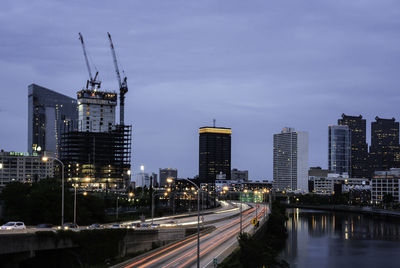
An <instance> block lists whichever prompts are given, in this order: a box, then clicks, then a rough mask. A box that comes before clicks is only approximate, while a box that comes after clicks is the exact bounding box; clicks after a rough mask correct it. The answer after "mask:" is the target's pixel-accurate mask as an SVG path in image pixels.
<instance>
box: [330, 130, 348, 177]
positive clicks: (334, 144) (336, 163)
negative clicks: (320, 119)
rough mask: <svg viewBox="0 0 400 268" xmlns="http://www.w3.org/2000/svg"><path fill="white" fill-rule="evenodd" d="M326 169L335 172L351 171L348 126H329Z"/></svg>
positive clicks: (346, 172)
mask: <svg viewBox="0 0 400 268" xmlns="http://www.w3.org/2000/svg"><path fill="white" fill-rule="evenodd" d="M328 160H329V161H328V169H329V170H330V171H331V172H333V173H337V174H347V175H349V174H350V172H351V131H350V129H349V127H348V126H329V153H328Z"/></svg>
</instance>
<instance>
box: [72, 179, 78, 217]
mask: <svg viewBox="0 0 400 268" xmlns="http://www.w3.org/2000/svg"><path fill="white" fill-rule="evenodd" d="M73 186H74V223H75V224H76V187H77V186H78V185H77V184H76V183H75V184H74V185H73Z"/></svg>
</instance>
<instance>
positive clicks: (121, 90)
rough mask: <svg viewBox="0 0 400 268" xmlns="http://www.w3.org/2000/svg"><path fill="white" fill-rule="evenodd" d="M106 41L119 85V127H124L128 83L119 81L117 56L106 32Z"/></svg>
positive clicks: (125, 79) (125, 80) (125, 78)
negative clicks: (108, 41)
mask: <svg viewBox="0 0 400 268" xmlns="http://www.w3.org/2000/svg"><path fill="white" fill-rule="evenodd" d="M107 34H108V39H109V40H110V47H111V55H112V57H113V62H114V68H115V73H116V74H117V80H118V85H119V104H120V106H119V121H120V125H124V106H125V94H126V93H127V92H128V82H127V77H126V76H125V77H124V80H121V74H120V72H119V68H118V62H117V55H116V54H115V49H114V44H113V41H112V39H111V34H110V33H109V32H107Z"/></svg>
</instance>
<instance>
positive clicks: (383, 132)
mask: <svg viewBox="0 0 400 268" xmlns="http://www.w3.org/2000/svg"><path fill="white" fill-rule="evenodd" d="M375 120H376V121H375V122H372V123H371V147H370V161H371V162H370V166H371V168H372V170H371V175H373V172H374V171H384V170H389V169H390V168H397V167H400V165H399V160H400V159H399V147H400V146H399V122H396V119H394V118H391V119H384V118H379V117H376V118H375Z"/></svg>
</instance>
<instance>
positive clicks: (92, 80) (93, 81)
mask: <svg viewBox="0 0 400 268" xmlns="http://www.w3.org/2000/svg"><path fill="white" fill-rule="evenodd" d="M79 40H81V44H82V49H83V55H84V56H85V62H86V67H87V69H88V72H89V80H87V82H86V89H89V85H90V89H92V90H93V89H95V88H96V86H97V88H100V86H101V81H96V79H97V76H98V75H99V72H98V71H96V74H95V76H94V77H93V76H92V70H91V69H90V64H89V60H88V56H87V53H86V47H85V42H83V36H82V34H81V33H79Z"/></svg>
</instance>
